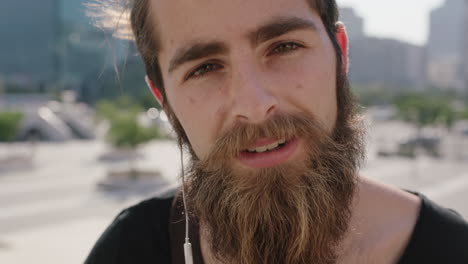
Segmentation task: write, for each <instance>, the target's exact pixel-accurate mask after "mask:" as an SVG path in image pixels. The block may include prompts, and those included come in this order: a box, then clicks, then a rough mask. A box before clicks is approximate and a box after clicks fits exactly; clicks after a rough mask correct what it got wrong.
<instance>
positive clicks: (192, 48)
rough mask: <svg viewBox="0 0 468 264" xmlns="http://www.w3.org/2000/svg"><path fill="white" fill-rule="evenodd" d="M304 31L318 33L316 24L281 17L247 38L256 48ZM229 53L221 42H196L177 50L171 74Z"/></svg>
mask: <svg viewBox="0 0 468 264" xmlns="http://www.w3.org/2000/svg"><path fill="white" fill-rule="evenodd" d="M303 29H308V30H312V31H317V26H316V25H315V23H314V22H312V21H310V20H307V19H303V18H299V17H279V18H274V19H272V20H271V21H270V22H267V23H265V24H264V25H262V26H260V27H259V28H257V29H256V30H253V31H251V32H249V33H248V34H247V38H248V40H249V42H250V44H251V45H252V46H254V47H255V46H258V45H259V44H261V43H263V42H266V41H268V40H270V39H274V38H276V37H279V36H281V35H284V34H286V33H289V32H291V31H295V30H303ZM228 52H229V48H228V46H227V45H226V44H225V43H223V42H220V41H208V42H203V41H194V42H192V43H189V44H187V45H185V46H183V47H181V48H179V49H177V50H176V52H175V55H174V56H173V58H172V59H171V60H170V62H169V73H171V72H173V71H174V70H176V69H177V68H178V67H180V66H181V65H183V64H185V63H187V62H190V61H194V60H199V59H202V58H204V57H209V56H214V55H220V54H227V53H228Z"/></svg>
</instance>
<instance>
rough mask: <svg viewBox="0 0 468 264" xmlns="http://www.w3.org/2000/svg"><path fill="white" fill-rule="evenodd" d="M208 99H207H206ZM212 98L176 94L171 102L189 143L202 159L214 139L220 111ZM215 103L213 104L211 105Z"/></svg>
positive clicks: (190, 94)
mask: <svg viewBox="0 0 468 264" xmlns="http://www.w3.org/2000/svg"><path fill="white" fill-rule="evenodd" d="M208 97H209V98H208ZM211 97H212V96H207V95H205V96H201V97H200V96H195V95H193V94H192V93H177V95H174V96H173V97H172V98H177V99H175V100H171V103H172V106H173V109H174V113H175V114H176V116H177V118H178V120H179V122H180V124H181V125H182V128H183V129H184V131H185V133H186V135H187V137H188V139H189V142H190V144H191V146H192V148H193V150H194V151H195V153H196V154H197V156H198V157H203V156H204V155H205V154H206V153H207V152H208V151H209V148H210V146H211V144H212V142H213V138H215V132H216V131H217V127H218V124H219V122H218V120H220V119H221V118H220V116H221V115H222V114H223V112H222V109H221V108H220V107H219V105H217V104H216V102H217V101H216V100H212V98H211ZM213 102H215V103H213Z"/></svg>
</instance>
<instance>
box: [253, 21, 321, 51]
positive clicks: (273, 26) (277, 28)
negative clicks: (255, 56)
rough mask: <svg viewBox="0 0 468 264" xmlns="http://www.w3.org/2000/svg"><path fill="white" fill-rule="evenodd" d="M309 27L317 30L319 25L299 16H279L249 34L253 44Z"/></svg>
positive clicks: (256, 44)
mask: <svg viewBox="0 0 468 264" xmlns="http://www.w3.org/2000/svg"><path fill="white" fill-rule="evenodd" d="M303 29H308V30H312V31H317V26H316V25H315V23H314V22H313V21H311V20H307V19H304V18H299V17H279V18H275V19H272V21H271V22H269V23H266V24H265V25H263V26H261V27H259V28H258V29H257V30H255V31H252V32H250V33H249V34H248V39H249V41H250V44H251V45H252V46H258V45H259V44H261V43H263V42H265V41H268V40H270V39H274V38H276V37H279V36H281V35H284V34H287V33H289V32H291V31H296V30H303Z"/></svg>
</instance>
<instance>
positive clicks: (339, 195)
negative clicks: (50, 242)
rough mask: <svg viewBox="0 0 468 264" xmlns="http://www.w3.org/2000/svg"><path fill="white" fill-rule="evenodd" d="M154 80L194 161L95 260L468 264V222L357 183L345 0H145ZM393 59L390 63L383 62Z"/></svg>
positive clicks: (134, 21) (137, 26)
mask: <svg viewBox="0 0 468 264" xmlns="http://www.w3.org/2000/svg"><path fill="white" fill-rule="evenodd" d="M130 2H131V3H130V5H129V8H130V9H131V16H130V20H131V25H132V30H133V34H134V38H135V41H136V44H137V46H138V49H139V51H140V53H141V56H142V58H143V60H144V62H145V65H146V72H147V82H148V84H149V86H150V88H151V90H152V92H153V94H154V95H155V97H156V98H157V99H158V101H159V102H160V103H161V105H162V106H163V107H164V110H165V111H166V113H167V114H168V115H169V117H170V119H171V122H172V124H173V126H174V128H175V130H176V132H177V134H178V137H179V142H180V144H181V145H182V146H184V147H186V148H187V149H188V151H189V152H190V155H191V162H190V170H189V171H188V173H186V181H185V185H184V186H185V188H184V190H185V191H186V196H187V204H186V206H182V199H181V196H180V192H178V193H177V194H175V193H172V194H170V195H169V196H168V197H166V198H154V199H151V200H148V201H144V202H142V203H140V204H139V205H136V206H134V207H132V208H129V209H127V210H125V211H123V212H122V213H121V214H120V215H119V216H118V217H117V218H116V220H115V221H114V223H112V225H111V226H110V227H109V228H108V229H107V230H106V232H105V233H104V234H103V236H102V237H101V238H100V240H99V241H98V242H97V244H96V246H95V247H94V249H93V250H92V252H91V254H90V256H89V257H88V259H87V263H183V259H184V257H183V243H184V232H185V231H186V229H185V228H186V227H185V226H184V223H185V220H184V217H185V214H184V212H183V210H184V209H185V210H186V211H187V212H188V218H189V221H190V228H189V229H188V232H189V237H190V241H191V242H192V243H193V255H194V260H195V263H245V264H247V263H248V264H254V263H320V264H321V263H468V224H467V223H466V222H465V221H464V220H463V219H461V218H460V217H459V216H458V215H457V214H456V213H454V212H452V211H450V210H447V209H444V208H441V207H439V206H437V205H435V204H434V203H432V202H431V201H429V200H427V199H426V198H425V197H424V196H423V195H421V194H414V193H411V192H407V191H404V190H400V189H396V188H393V187H390V186H386V185H383V184H380V183H378V182H375V181H373V180H370V179H367V178H365V177H362V176H360V175H358V169H359V165H360V163H361V161H362V158H363V156H364V153H363V152H364V151H363V145H364V144H363V140H362V137H363V129H362V124H361V122H360V118H359V116H358V115H357V114H356V112H355V110H356V105H355V102H354V100H353V98H352V96H351V94H350V89H349V87H348V84H347V78H346V75H347V37H346V32H345V30H344V26H343V25H342V24H341V23H338V22H337V17H338V12H337V7H336V3H335V1H334V0H248V1H246V0H197V1H193V0H177V1H175V0H134V1H130ZM383 63H384V62H383Z"/></svg>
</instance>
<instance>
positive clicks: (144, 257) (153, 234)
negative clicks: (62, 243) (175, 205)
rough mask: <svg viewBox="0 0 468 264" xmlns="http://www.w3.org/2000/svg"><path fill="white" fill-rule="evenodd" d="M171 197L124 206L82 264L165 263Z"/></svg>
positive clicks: (167, 249)
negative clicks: (125, 207)
mask: <svg viewBox="0 0 468 264" xmlns="http://www.w3.org/2000/svg"><path fill="white" fill-rule="evenodd" d="M173 199H174V196H173V195H165V196H159V197H155V198H151V199H148V200H144V201H142V202H140V203H138V204H136V205H134V206H131V207H129V208H127V209H124V210H123V211H122V212H120V213H119V214H118V215H117V217H116V218H115V219H114V220H113V222H112V223H111V224H110V225H109V227H108V228H107V229H106V230H105V231H104V233H103V234H102V235H101V237H100V238H99V240H98V241H97V242H96V244H95V245H94V247H93V249H92V250H91V252H90V254H89V256H88V258H87V259H86V262H85V263H87V264H94V263H148V262H150V261H149V260H151V262H153V263H154V262H155V261H156V260H158V261H160V262H158V263H165V261H163V260H164V258H168V256H170V248H169V231H168V224H169V217H170V209H171V205H172V201H173Z"/></svg>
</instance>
